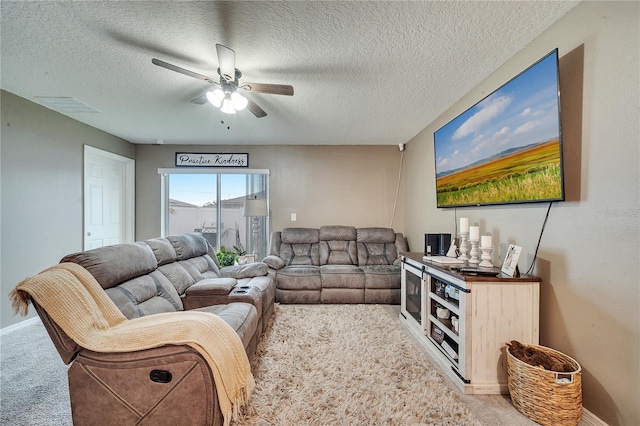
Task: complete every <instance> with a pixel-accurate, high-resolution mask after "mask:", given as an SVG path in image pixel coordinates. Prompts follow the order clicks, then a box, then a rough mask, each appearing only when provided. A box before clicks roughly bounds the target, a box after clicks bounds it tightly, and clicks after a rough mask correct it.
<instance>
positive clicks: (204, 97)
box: [191, 93, 208, 105]
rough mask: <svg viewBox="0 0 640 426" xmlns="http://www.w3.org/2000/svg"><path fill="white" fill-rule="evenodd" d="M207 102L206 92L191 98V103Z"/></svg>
mask: <svg viewBox="0 0 640 426" xmlns="http://www.w3.org/2000/svg"><path fill="white" fill-rule="evenodd" d="M207 102H208V99H207V94H206V93H205V94H204V95H200V96H198V97H197V98H195V99H191V103H192V104H196V105H204V104H206V103H207Z"/></svg>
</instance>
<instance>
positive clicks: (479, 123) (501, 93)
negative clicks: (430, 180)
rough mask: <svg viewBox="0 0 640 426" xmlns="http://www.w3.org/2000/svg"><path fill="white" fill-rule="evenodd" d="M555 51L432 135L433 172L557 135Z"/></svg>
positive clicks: (437, 172)
mask: <svg viewBox="0 0 640 426" xmlns="http://www.w3.org/2000/svg"><path fill="white" fill-rule="evenodd" d="M556 61H557V59H556V55H555V51H554V52H552V54H550V55H548V56H546V57H545V58H543V59H542V60H541V61H540V62H538V63H536V64H535V65H534V66H532V67H531V68H529V69H527V70H526V71H525V72H523V73H522V74H520V75H518V76H517V77H515V78H514V79H513V80H511V81H509V82H508V83H506V84H505V85H504V86H502V87H501V88H500V89H498V90H496V91H495V92H494V93H492V94H491V95H489V96H488V97H486V98H485V99H483V100H482V101H480V102H479V103H478V104H476V105H474V106H473V107H472V108H470V109H468V110H467V111H465V112H464V113H462V114H460V116H458V117H456V118H455V119H454V120H452V121H451V122H449V123H448V124H446V125H445V126H443V127H442V128H441V129H439V130H437V131H436V133H435V136H434V137H435V156H436V174H439V173H442V172H446V171H448V170H453V169H457V168H460V167H465V166H467V165H469V164H472V163H474V162H476V161H478V160H482V159H484V158H487V157H490V156H492V155H495V154H497V153H499V152H502V151H504V150H506V149H509V148H516V147H520V146H525V145H529V144H531V143H537V142H543V141H546V140H549V139H551V138H553V137H558V135H559V118H558V85H557V81H558V80H557V65H556Z"/></svg>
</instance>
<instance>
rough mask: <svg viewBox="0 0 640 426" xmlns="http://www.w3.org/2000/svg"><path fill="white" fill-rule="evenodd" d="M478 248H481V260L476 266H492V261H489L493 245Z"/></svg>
mask: <svg viewBox="0 0 640 426" xmlns="http://www.w3.org/2000/svg"><path fill="white" fill-rule="evenodd" d="M480 250H482V256H481V257H480V258H481V259H482V262H480V265H478V266H482V267H487V268H493V263H491V252H492V251H493V247H480Z"/></svg>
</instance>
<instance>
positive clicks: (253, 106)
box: [247, 98, 267, 118]
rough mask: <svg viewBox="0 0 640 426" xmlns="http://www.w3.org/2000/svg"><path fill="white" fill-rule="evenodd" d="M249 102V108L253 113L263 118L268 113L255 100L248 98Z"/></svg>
mask: <svg viewBox="0 0 640 426" xmlns="http://www.w3.org/2000/svg"><path fill="white" fill-rule="evenodd" d="M247 100H248V101H249V103H248V104H247V109H248V110H249V111H251V112H252V113H253V115H255V116H256V117H257V118H262V117H265V116H266V115H267V113H266V111H265V110H263V109H262V108H260V106H259V105H258V104H257V103H255V102H253V101H252V100H251V99H249V98H247Z"/></svg>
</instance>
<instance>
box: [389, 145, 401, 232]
mask: <svg viewBox="0 0 640 426" xmlns="http://www.w3.org/2000/svg"><path fill="white" fill-rule="evenodd" d="M403 159H404V146H403V148H402V150H401V151H400V170H398V186H397V187H396V199H395V201H394V202H393V211H392V212H391V222H389V228H393V219H394V218H395V217H396V208H397V207H398V196H399V195H400V181H401V179H402V161H403Z"/></svg>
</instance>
